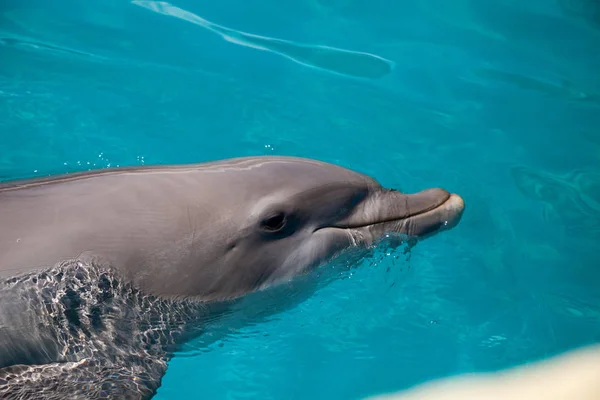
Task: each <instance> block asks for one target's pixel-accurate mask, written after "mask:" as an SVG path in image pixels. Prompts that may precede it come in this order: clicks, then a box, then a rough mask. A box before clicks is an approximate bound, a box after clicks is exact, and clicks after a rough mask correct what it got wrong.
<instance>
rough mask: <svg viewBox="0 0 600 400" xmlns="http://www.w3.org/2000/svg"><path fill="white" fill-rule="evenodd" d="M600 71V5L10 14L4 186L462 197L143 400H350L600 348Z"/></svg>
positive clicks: (216, 6) (374, 3)
mask: <svg viewBox="0 0 600 400" xmlns="http://www.w3.org/2000/svg"><path fill="white" fill-rule="evenodd" d="M392 4H393V5H392ZM519 4H520V5H519ZM598 71H600V3H598V2H597V1H595V0H536V1H534V0H531V1H529V2H516V1H509V0H486V1H479V0H452V1H449V0H427V1H420V2H409V1H401V2H389V1H382V0H370V1H364V0H302V1H295V2H291V1H290V2H283V1H273V0H262V1H254V2H247V1H246V2H244V1H239V0H220V1H214V2H195V1H190V0H180V1H177V2H176V3H175V2H174V3H171V4H170V5H169V4H168V3H156V2H149V1H137V2H129V1H127V0H104V1H83V0H64V1H62V2H58V1H50V0H18V1H17V0H4V1H2V2H1V4H0V134H1V135H2V136H1V141H0V179H2V180H5V179H12V178H20V177H29V176H40V175H47V174H51V173H60V172H72V171H78V170H85V169H90V168H103V167H115V166H124V165H140V164H161V163H184V162H198V161H205V160H213V159H218V158H225V157H236V156H244V155H257V154H283V155H297V156H305V157H312V158H317V159H321V160H324V161H329V162H333V163H338V164H341V165H343V166H346V167H349V168H352V169H355V170H359V171H362V172H365V173H368V174H370V175H372V176H374V177H376V178H377V179H378V180H379V181H380V182H381V183H382V184H384V185H386V186H392V187H399V188H401V189H402V190H403V191H407V192H412V191H418V190H421V189H424V188H427V187H432V186H442V187H445V188H447V189H448V190H451V191H455V192H458V193H460V194H461V195H462V196H463V197H464V198H465V201H466V203H467V210H466V212H465V215H464V217H463V220H462V222H461V224H460V225H459V226H458V227H457V228H455V229H454V230H452V231H450V232H446V233H444V234H442V235H438V236H436V237H434V238H431V239H428V240H427V241H424V242H422V243H420V244H419V245H418V246H417V247H415V248H414V249H413V250H412V251H411V252H410V253H409V254H408V255H404V254H402V251H401V250H399V251H398V252H397V253H394V254H389V255H386V254H383V255H382V256H381V257H377V258H376V259H374V260H365V262H364V266H363V267H362V268H359V269H358V270H356V271H355V272H354V273H353V274H352V276H351V277H349V278H348V279H344V280H338V281H336V282H333V283H332V284H331V285H329V286H327V287H325V288H324V289H322V290H321V291H319V292H317V293H314V294H312V295H308V296H307V299H306V300H305V301H302V302H300V303H299V304H298V305H297V306H296V307H294V308H291V309H288V310H286V311H284V312H282V313H279V314H276V315H273V316H272V317H270V318H269V320H267V321H264V320H260V321H251V322H247V323H243V321H241V319H238V320H236V319H235V318H233V319H232V320H230V321H225V322H224V323H223V326H220V327H215V328H214V329H215V333H214V335H212V336H211V335H210V334H209V335H207V337H204V338H200V339H198V341H197V342H196V343H192V344H191V345H190V350H186V351H184V352H182V353H181V354H178V356H177V357H176V358H175V359H173V360H172V362H171V363H170V367H169V370H168V373H167V375H166V376H165V378H164V380H163V386H162V387H161V388H160V390H159V393H158V395H157V396H156V398H157V399H161V400H167V399H178V398H210V399H246V398H261V399H283V398H285V399H308V398H310V399H321V398H323V399H325V398H326V399H359V398H362V397H363V396H368V395H372V394H376V393H380V392H385V391H392V390H399V389H403V388H407V387H409V386H412V385H414V384H416V383H420V382H423V381H425V380H429V379H433V378H437V377H442V376H448V375H453V374H457V373H460V372H467V371H488V370H495V369H499V368H504V367H508V366H512V365H516V364H520V363H523V362H527V361H530V360H534V359H539V358H543V357H546V356H549V355H552V354H556V353H558V352H562V351H565V350H567V349H571V348H574V347H579V346H582V345H584V344H588V343H592V342H598V341H600V291H599V290H598V286H599V283H598V282H599V281H600V272H599V271H598V267H599V265H600V262H599V261H600V260H599V257H598V243H600V242H599V239H600V73H599V72H598ZM223 332H227V333H228V335H227V336H225V337H223V335H222V334H223ZM213 336H214V337H215V340H211V337H213ZM207 338H208V340H207Z"/></svg>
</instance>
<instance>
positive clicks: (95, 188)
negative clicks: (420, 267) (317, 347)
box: [0, 156, 464, 399]
mask: <svg viewBox="0 0 600 400" xmlns="http://www.w3.org/2000/svg"><path fill="white" fill-rule="evenodd" d="M463 210H464V202H463V200H462V198H461V197H460V196H459V195H456V194H451V193H449V192H448V191H446V190H443V189H438V188H432V189H427V190H423V191H422V192H418V193H414V194H404V193H400V192H398V191H396V190H392V189H386V188H383V187H382V186H381V185H380V184H379V183H377V181H375V180H374V179H372V178H370V177H368V176H366V175H364V174H361V173H358V172H355V171H352V170H349V169H346V168H343V167H340V166H336V165H333V164H328V163H324V162H321V161H317V160H312V159H303V158H295V157H283V156H282V157H245V158H235V159H229V160H219V161H214V162H206V163H201V164H187V165H168V166H144V167H128V168H115V169H105V170H96V171H87V172H79V173H75V174H68V175H62V176H54V177H49V178H41V179H30V180H24V181H15V182H5V183H4V184H0V398H3V399H13V398H14V399H17V398H36V399H64V398H77V399H78V398H85V399H95V398H119V399H121V398H128V399H129V398H132V399H133V398H135V399H138V398H139V399H149V398H151V397H152V396H154V395H155V393H156V390H157V389H158V387H159V386H160V382H161V379H162V376H163V375H164V374H165V372H166V368H167V362H168V360H169V359H170V358H171V357H172V356H173V352H175V351H177V349H179V348H180V347H181V345H182V344H183V343H185V342H187V341H189V340H190V339H191V338H194V337H197V336H198V335H200V334H201V333H202V326H203V324H205V323H206V321H208V320H212V319H214V318H217V317H218V315H219V314H220V313H225V312H226V311H225V310H230V309H231V308H232V307H234V305H235V304H237V303H236V302H239V301H240V299H243V298H244V297H247V296H248V295H250V294H253V293H261V292H265V291H268V290H277V289H274V288H277V287H283V286H285V285H287V284H291V283H293V282H295V281H298V282H299V281H302V279H305V280H306V279H307V278H306V277H308V279H309V280H314V279H317V278H316V277H314V276H313V275H311V274H313V271H316V270H318V269H322V268H325V269H326V268H327V266H326V264H328V263H329V262H331V261H332V260H335V259H336V258H337V257H339V256H340V255H343V254H344V253H345V252H347V251H356V250H359V251H361V250H364V251H365V252H366V251H368V249H369V248H372V247H373V246H376V245H377V243H378V241H379V240H380V239H381V238H382V237H383V236H384V235H386V234H388V233H392V234H393V233H398V234H402V235H403V236H405V237H406V238H417V239H419V238H425V237H428V236H430V235H433V234H436V233H438V232H440V231H444V230H448V229H451V228H452V227H454V226H456V224H458V222H459V220H460V219H461V216H462V214H463ZM319 267H321V268H319ZM309 286H310V285H309ZM307 295H310V293H308V294H307ZM281 297H282V298H281V299H280V300H281V304H283V303H285V301H286V300H285V299H283V297H285V296H281ZM280 300H279V299H278V300H276V301H277V302H279V301H280Z"/></svg>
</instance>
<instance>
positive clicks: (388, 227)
mask: <svg viewBox="0 0 600 400" xmlns="http://www.w3.org/2000/svg"><path fill="white" fill-rule="evenodd" d="M370 208H371V209H373V208H374V209H377V211H378V212H372V210H371V212H369V209H370ZM464 208H465V203H464V200H463V199H462V197H461V196H459V195H458V194H455V193H449V192H448V191H446V190H444V189H428V190H424V191H422V192H419V193H415V194H402V193H399V192H395V191H385V192H382V193H381V194H380V195H379V196H377V198H375V199H372V200H371V201H370V202H369V203H368V204H365V205H364V207H363V208H362V209H361V210H360V211H359V213H358V214H362V215H363V216H364V215H370V217H369V218H364V217H362V218H359V217H356V214H355V216H353V217H351V218H349V219H348V220H346V221H343V222H341V223H338V224H335V225H332V226H330V228H334V229H336V228H337V229H345V230H360V229H375V228H381V229H383V230H384V231H387V232H395V233H403V234H407V235H409V236H419V237H421V236H428V235H430V234H433V233H435V232H438V231H441V230H447V229H451V228H453V227H455V226H456V225H457V224H458V223H459V221H460V220H461V218H462V214H463V211H464Z"/></svg>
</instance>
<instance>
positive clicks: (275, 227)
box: [260, 212, 287, 232]
mask: <svg viewBox="0 0 600 400" xmlns="http://www.w3.org/2000/svg"><path fill="white" fill-rule="evenodd" d="M286 222H287V218H286V215H285V214H284V213H282V212H278V213H275V214H273V215H270V216H268V217H267V218H265V219H263V220H262V221H261V223H260V227H261V228H262V229H263V230H265V231H267V232H279V231H280V230H282V229H283V228H284V227H285V224H286Z"/></svg>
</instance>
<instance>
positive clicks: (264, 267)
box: [210, 157, 464, 296]
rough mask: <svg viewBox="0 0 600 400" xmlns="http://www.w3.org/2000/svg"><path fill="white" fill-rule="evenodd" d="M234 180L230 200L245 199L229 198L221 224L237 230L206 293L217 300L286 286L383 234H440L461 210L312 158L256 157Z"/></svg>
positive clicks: (456, 199)
mask: <svg viewBox="0 0 600 400" xmlns="http://www.w3.org/2000/svg"><path fill="white" fill-rule="evenodd" d="M236 174H237V179H238V180H237V182H236V187H235V188H232V189H231V193H232V194H231V196H234V195H235V194H236V193H239V189H240V188H241V187H243V188H244V190H242V192H243V193H246V194H249V195H247V196H248V197H246V198H244V199H243V201H240V200H241V199H239V198H238V199H236V204H237V209H236V210H237V211H236V212H235V213H233V214H231V218H232V219H234V220H228V219H227V218H225V219H222V220H221V223H222V224H224V225H228V226H235V227H236V228H237V229H235V231H234V232H232V230H231V229H229V230H226V231H227V232H228V233H227V236H226V237H222V240H221V243H222V244H223V247H222V249H221V251H222V254H221V255H222V257H221V258H220V262H219V264H220V266H219V268H217V269H213V270H212V271H219V272H218V273H216V272H215V274H214V275H212V278H214V280H213V284H214V286H213V289H212V290H210V291H211V292H213V291H215V292H219V293H220V295H225V296H229V295H233V294H234V293H240V294H243V293H247V292H251V291H254V290H255V289H258V288H265V287H269V286H272V285H274V284H277V283H280V282H285V281H289V280H291V279H293V278H295V277H297V276H299V275H304V274H306V273H308V272H311V271H313V270H315V269H316V268H318V267H319V266H322V265H323V264H326V263H328V262H329V261H331V260H332V259H334V258H335V257H337V256H339V255H340V254H342V253H344V252H345V251H347V250H361V249H369V248H372V246H374V245H376V244H377V242H378V241H379V240H380V239H381V238H383V237H384V236H386V235H387V234H394V235H396V234H400V237H404V238H406V239H409V238H413V239H417V240H418V239H422V238H425V237H428V236H431V235H434V234H436V233H437V232H441V231H444V230H448V229H450V228H452V227H454V226H456V224H457V223H458V222H459V220H460V219H461V216H462V213H463V209H464V202H463V200H462V198H461V197H460V196H459V195H456V194H451V193H449V192H448V191H446V190H444V189H439V188H430V189H426V190H423V191H421V192H418V193H414V194H405V193H401V192H399V191H397V190H394V189H388V188H384V187H382V186H381V185H380V184H379V183H378V182H377V181H376V180H374V179H373V178H371V177H369V176H366V175H364V174H361V173H358V172H355V171H352V170H349V169H346V168H342V167H340V166H336V165H332V164H328V163H323V162H319V161H315V160H307V159H300V158H287V157H278V158H275V157H273V158H257V159H256V160H255V162H254V163H253V164H252V166H251V167H248V166H246V169H244V170H243V171H240V170H238V171H236ZM229 184H230V183H229ZM221 197H225V196H221ZM229 208H234V207H233V206H231V207H229ZM224 231H225V230H224ZM395 243H396V244H400V243H401V241H395ZM359 254H360V252H359Z"/></svg>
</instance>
